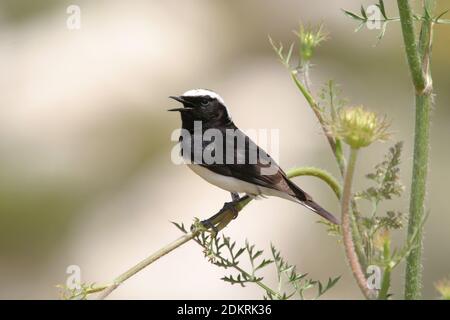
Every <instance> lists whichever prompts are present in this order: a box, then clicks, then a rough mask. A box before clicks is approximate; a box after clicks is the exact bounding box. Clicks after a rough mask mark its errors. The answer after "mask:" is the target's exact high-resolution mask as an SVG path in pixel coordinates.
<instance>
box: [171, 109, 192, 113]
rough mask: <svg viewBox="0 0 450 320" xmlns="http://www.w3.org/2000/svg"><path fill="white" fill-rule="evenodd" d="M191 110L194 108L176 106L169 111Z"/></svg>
mask: <svg viewBox="0 0 450 320" xmlns="http://www.w3.org/2000/svg"><path fill="white" fill-rule="evenodd" d="M189 110H192V108H174V109H169V110H167V111H181V112H183V111H189Z"/></svg>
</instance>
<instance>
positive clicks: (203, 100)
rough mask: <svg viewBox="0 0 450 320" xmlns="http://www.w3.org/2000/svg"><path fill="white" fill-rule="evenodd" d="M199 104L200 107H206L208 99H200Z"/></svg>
mask: <svg viewBox="0 0 450 320" xmlns="http://www.w3.org/2000/svg"><path fill="white" fill-rule="evenodd" d="M200 103H201V104H202V106H207V105H208V104H209V101H208V99H202V101H200Z"/></svg>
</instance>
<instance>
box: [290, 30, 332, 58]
mask: <svg viewBox="0 0 450 320" xmlns="http://www.w3.org/2000/svg"><path fill="white" fill-rule="evenodd" d="M294 33H295V34H296V35H297V37H298V40H299V55H300V59H301V62H302V63H306V62H308V61H309V60H311V58H312V55H313V53H314V48H316V47H317V46H319V44H320V43H321V42H322V41H324V40H326V39H327V34H326V33H325V32H324V31H323V27H322V25H320V26H319V27H318V28H316V29H313V28H310V27H306V28H305V27H304V26H303V25H302V24H301V25H300V28H299V30H298V31H294Z"/></svg>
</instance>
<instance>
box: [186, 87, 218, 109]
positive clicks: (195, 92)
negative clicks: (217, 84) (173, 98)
mask: <svg viewBox="0 0 450 320" xmlns="http://www.w3.org/2000/svg"><path fill="white" fill-rule="evenodd" d="M204 96H207V97H210V98H212V99H216V100H217V101H219V102H220V103H221V104H223V105H224V106H225V101H224V100H223V99H222V97H221V96H219V95H218V94H217V93H215V92H214V91H211V90H208V89H192V90H188V91H186V92H185V93H183V95H182V97H204Z"/></svg>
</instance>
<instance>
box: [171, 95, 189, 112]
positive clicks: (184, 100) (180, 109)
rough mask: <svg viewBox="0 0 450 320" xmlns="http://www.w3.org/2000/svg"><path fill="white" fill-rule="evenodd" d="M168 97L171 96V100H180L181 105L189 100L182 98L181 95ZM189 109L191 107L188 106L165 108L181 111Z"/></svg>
mask: <svg viewBox="0 0 450 320" xmlns="http://www.w3.org/2000/svg"><path fill="white" fill-rule="evenodd" d="M169 98H171V99H173V100H176V101H178V102H181V103H182V104H183V105H184V104H185V103H189V101H187V100H186V99H184V98H183V97H177V96H170V97H169ZM189 110H192V108H189V107H183V108H174V109H169V110H167V111H181V112H183V111H189Z"/></svg>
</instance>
